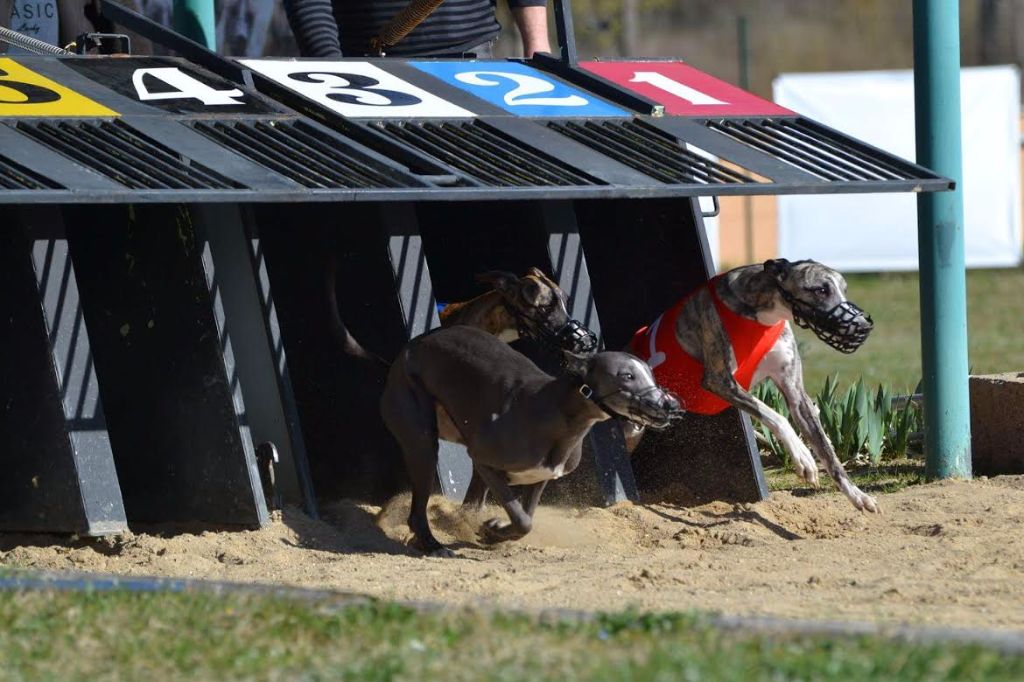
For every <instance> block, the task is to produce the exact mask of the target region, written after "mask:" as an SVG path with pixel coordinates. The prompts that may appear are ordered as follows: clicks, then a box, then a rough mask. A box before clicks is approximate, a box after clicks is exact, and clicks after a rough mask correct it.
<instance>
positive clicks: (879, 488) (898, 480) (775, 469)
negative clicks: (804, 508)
mask: <svg viewBox="0 0 1024 682" xmlns="http://www.w3.org/2000/svg"><path fill="white" fill-rule="evenodd" d="M764 464H765V467H764V476H765V481H766V482H767V483H768V490H773V491H774V490H789V491H791V492H792V493H793V494H794V495H798V496H804V495H808V496H809V495H819V494H824V493H831V492H835V490H836V487H835V485H834V484H833V483H832V482H831V481H830V480H829V479H828V477H827V476H824V475H822V476H821V482H820V483H819V487H818V488H817V489H815V488H812V487H810V486H809V485H807V483H806V482H805V481H804V480H803V479H801V478H800V477H799V476H797V475H796V472H794V471H793V468H792V467H790V466H783V464H782V463H781V462H780V461H778V460H775V459H771V458H766V461H765V463H764ZM845 468H846V471H847V473H849V474H850V479H851V480H852V481H853V482H854V483H855V484H856V485H857V487H858V488H860V489H861V490H863V491H864V492H867V493H871V494H878V493H894V492H897V491H900V490H903V489H904V488H906V487H908V486H911V485H917V484H919V483H924V482H925V475H924V462H923V461H922V460H920V459H897V460H886V461H885V462H884V463H883V464H881V465H879V466H874V465H870V464H853V463H850V464H847V465H846V466H845Z"/></svg>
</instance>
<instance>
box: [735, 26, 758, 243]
mask: <svg viewBox="0 0 1024 682" xmlns="http://www.w3.org/2000/svg"><path fill="white" fill-rule="evenodd" d="M736 44H737V46H738V47H739V67H740V87H741V88H743V89H744V90H750V43H749V42H748V40H747V17H746V16H744V15H740V16H739V17H737V18H736ZM743 237H744V240H745V241H746V247H747V248H746V253H747V259H746V262H747V263H753V262H754V198H753V197H752V196H745V197H743Z"/></svg>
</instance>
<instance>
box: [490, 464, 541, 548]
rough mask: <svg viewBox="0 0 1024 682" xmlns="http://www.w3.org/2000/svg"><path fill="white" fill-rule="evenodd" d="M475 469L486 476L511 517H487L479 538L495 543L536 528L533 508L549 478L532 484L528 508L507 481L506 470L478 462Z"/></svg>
mask: <svg viewBox="0 0 1024 682" xmlns="http://www.w3.org/2000/svg"><path fill="white" fill-rule="evenodd" d="M474 469H475V470H476V471H477V473H479V474H480V478H481V479H483V481H484V483H485V484H486V485H487V488H488V489H489V490H490V491H491V494H492V495H494V497H495V498H496V499H497V500H498V502H500V503H501V506H502V507H503V508H504V509H505V513H506V514H508V519H509V520H508V521H507V522H503V521H501V520H500V519H489V520H487V521H485V522H484V524H483V525H482V526H480V538H481V539H482V540H483V541H484V542H486V543H487V544H494V543H496V542H504V541H506V540H518V539H519V538H521V537H523V536H524V535H526V534H527V533H529V532H530V530H531V529H532V528H533V512H534V510H535V509H536V508H537V502H538V501H539V500H540V495H541V493H542V492H544V486H545V485H546V484H547V481H541V482H540V483H535V484H534V485H533V486H532V489H531V490H530V494H529V498H528V499H527V503H526V509H524V508H523V505H522V503H521V502H520V501H519V498H518V497H516V495H515V493H514V492H513V491H512V488H511V487H510V486H509V484H508V482H507V481H506V477H505V474H504V473H503V472H500V471H498V470H497V469H492V468H490V467H486V466H482V465H475V466H474Z"/></svg>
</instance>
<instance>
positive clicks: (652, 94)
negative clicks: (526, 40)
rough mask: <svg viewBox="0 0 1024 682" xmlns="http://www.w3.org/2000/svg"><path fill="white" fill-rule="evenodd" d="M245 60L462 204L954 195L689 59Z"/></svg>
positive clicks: (945, 185)
mask: <svg viewBox="0 0 1024 682" xmlns="http://www.w3.org/2000/svg"><path fill="white" fill-rule="evenodd" d="M240 64H241V65H243V66H244V67H246V68H248V69H251V70H252V71H253V73H254V83H255V84H256V86H257V87H258V88H259V89H260V90H261V91H263V92H265V93H266V94H268V95H270V96H272V97H274V98H275V99H278V100H279V101H281V102H283V103H287V104H288V105H289V106H291V107H293V108H295V109H298V110H300V111H303V112H304V113H307V114H309V115H311V116H316V117H319V118H321V119H322V120H323V121H324V122H325V123H326V124H327V125H329V126H330V127H332V128H334V129H335V130H337V131H339V132H341V133H342V134H344V135H346V136H349V137H351V138H352V139H354V140H357V141H358V142H360V143H362V144H365V145H366V146H368V147H370V148H372V149H374V150H376V151H378V152H379V153H381V154H382V155H385V156H388V157H389V158H392V159H394V160H395V161H396V162H399V163H406V164H408V166H409V167H410V169H412V170H413V171H414V172H415V173H417V174H419V175H420V176H421V177H425V178H429V179H430V180H431V181H432V182H433V183H434V184H443V185H446V186H447V188H448V189H449V191H450V192H451V193H452V194H451V196H452V197H453V198H454V197H455V196H456V195H462V194H469V195H472V196H474V197H476V196H481V197H483V198H486V197H487V195H488V194H491V196H493V197H494V198H514V197H516V196H522V197H523V198H527V197H530V198H532V197H542V198H559V197H567V198H568V197H572V198H591V197H601V198H610V197H629V196H664V197H672V196H706V195H735V194H794V193H839V192H844V193H850V192H899V191H915V192H916V191H938V190H944V189H949V188H950V187H951V186H952V184H951V181H950V180H948V179H946V178H942V177H939V176H937V175H936V174H934V173H932V172H931V171H929V170H927V169H925V168H923V167H920V166H917V165H915V164H913V163H910V162H908V161H905V160H903V159H900V158H898V157H895V156H893V155H891V154H888V153H886V152H883V151H882V150H879V149H876V148H873V147H871V146H870V145H867V144H865V143H862V142H859V141H858V140H855V139H853V138H850V137H849V136H846V135H843V134H842V133H840V132H838V131H835V130H832V129H830V128H828V127H827V126H824V125H822V124H819V123H816V122H814V121H811V120H810V119H807V118H805V117H802V116H800V115H799V114H796V113H795V112H792V111H789V110H787V109H785V108H782V107H780V106H778V105H775V104H773V103H772V102H768V101H766V100H763V99H761V98H759V97H757V96H755V95H753V94H751V93H748V92H745V91H743V90H741V89H739V88H736V87H735V86H732V85H730V84H728V83H725V82H724V81H720V80H718V79H715V78H713V77H712V76H710V75H708V74H706V73H704V72H701V71H699V70H697V69H695V68H693V67H691V66H689V65H686V64H683V63H682V62H676V61H666V62H659V61H655V62H585V63H583V64H581V65H580V67H579V68H569V67H564V66H560V67H554V66H551V64H550V63H549V62H541V63H539V64H531V63H523V62H513V61H461V60H411V61H401V60H395V59H380V60H332V61H325V60H283V59H267V60H262V59H247V60H241V62H240ZM541 66H543V67H544V68H547V69H550V70H547V71H545V70H542V68H540V67H541ZM570 81H571V82H570ZM588 86H589V87H588ZM598 86H600V87H598ZM597 92H600V93H601V94H596V93H597ZM602 95H603V96H602ZM628 96H632V97H633V98H639V99H646V101H650V102H652V103H654V106H655V108H656V109H657V110H658V112H659V113H663V114H665V115H659V116H651V115H641V114H640V113H638V112H637V111H635V110H634V109H632V108H630V107H628V106H627V105H625V104H621V103H616V102H623V101H626V102H628ZM612 100H615V101H612ZM487 188H501V189H502V192H501V193H500V195H499V194H494V193H493V192H492V193H488V192H487Z"/></svg>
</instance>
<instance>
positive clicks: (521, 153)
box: [370, 121, 605, 187]
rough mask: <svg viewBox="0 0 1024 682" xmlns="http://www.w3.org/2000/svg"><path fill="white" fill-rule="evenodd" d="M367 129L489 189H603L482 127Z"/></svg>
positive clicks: (447, 124)
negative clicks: (454, 169)
mask: <svg viewBox="0 0 1024 682" xmlns="http://www.w3.org/2000/svg"><path fill="white" fill-rule="evenodd" d="M370 126H371V127H373V128H375V129H377V130H380V131H381V132H383V133H384V134H386V135H388V136H390V137H392V138H394V139H397V140H399V141H401V142H404V143H405V144H407V145H410V146H412V147H415V148H416V149H418V150H420V151H421V152H424V153H426V154H429V155H430V156H432V157H434V158H435V159H438V160H439V161H441V162H443V163H445V164H447V165H448V166H451V167H452V168H456V169H458V170H459V171H462V172H463V173H465V174H466V175H468V176H470V177H471V178H473V179H474V180H477V181H479V182H481V183H483V184H485V185H489V186H498V187H510V186H511V187H538V186H539V187H573V186H581V185H583V186H586V185H603V184H605V183H604V182H602V181H601V180H598V179H597V178H594V177H592V176H590V175H587V174H586V173H584V172H582V171H580V170H578V169H576V168H573V167H571V166H569V165H567V164H565V163H563V162H561V161H558V160H557V159H555V158H553V157H550V156H548V155H547V154H544V153H543V152H541V151H540V150H538V149H536V148H534V147H531V146H530V145H528V144H526V143H525V142H522V141H520V140H517V139H515V138H513V137H510V136H508V135H506V134H504V133H502V132H501V131H499V130H496V129H494V128H493V127H491V126H489V125H487V124H485V123H483V122H481V121H442V122H422V123H421V122H417V121H409V122H401V123H397V122H389V121H375V122H373V123H371V124H370Z"/></svg>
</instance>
